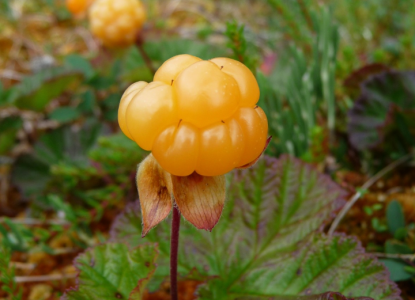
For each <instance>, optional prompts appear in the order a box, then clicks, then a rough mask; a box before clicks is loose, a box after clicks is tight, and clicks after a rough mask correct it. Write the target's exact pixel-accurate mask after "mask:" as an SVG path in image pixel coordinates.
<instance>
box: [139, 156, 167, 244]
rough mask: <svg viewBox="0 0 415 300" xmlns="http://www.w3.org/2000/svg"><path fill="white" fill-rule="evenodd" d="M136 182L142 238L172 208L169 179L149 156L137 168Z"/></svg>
mask: <svg viewBox="0 0 415 300" xmlns="http://www.w3.org/2000/svg"><path fill="white" fill-rule="evenodd" d="M136 181H137V187H138V195H139V197H140V205H141V215H142V218H143V232H142V234H141V236H142V237H144V236H145V235H146V234H147V233H148V232H149V230H150V229H151V228H153V227H154V226H156V225H157V224H158V223H160V222H161V221H163V220H164V219H165V218H166V217H167V216H168V215H169V213H170V211H171V209H172V207H173V204H172V197H171V193H170V191H171V177H170V174H169V173H167V172H166V171H164V170H163V169H162V168H161V167H160V165H159V164H158V162H157V161H156V159H155V158H154V157H153V155H152V154H150V155H148V156H147V157H146V158H145V159H144V161H143V162H142V163H141V164H140V165H139V166H138V171H137V177H136Z"/></svg>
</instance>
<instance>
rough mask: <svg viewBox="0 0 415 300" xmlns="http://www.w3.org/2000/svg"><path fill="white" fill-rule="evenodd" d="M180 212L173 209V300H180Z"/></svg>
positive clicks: (171, 240)
mask: <svg viewBox="0 0 415 300" xmlns="http://www.w3.org/2000/svg"><path fill="white" fill-rule="evenodd" d="M179 230H180V212H179V210H178V209H177V207H176V206H174V207H173V218H172V222H171V239H170V295H171V300H178V292H177V254H178V250H179Z"/></svg>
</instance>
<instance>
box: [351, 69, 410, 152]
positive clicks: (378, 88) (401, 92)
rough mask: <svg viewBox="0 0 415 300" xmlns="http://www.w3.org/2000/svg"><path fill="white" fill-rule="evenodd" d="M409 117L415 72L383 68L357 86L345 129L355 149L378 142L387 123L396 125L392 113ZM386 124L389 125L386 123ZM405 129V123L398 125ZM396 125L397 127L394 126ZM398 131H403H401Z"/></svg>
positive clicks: (366, 147) (373, 145) (386, 128)
mask: <svg viewBox="0 0 415 300" xmlns="http://www.w3.org/2000/svg"><path fill="white" fill-rule="evenodd" d="M397 114H400V115H401V119H400V120H401V122H400V123H402V121H403V122H404V123H405V118H407V119H409V120H411V119H413V115H414V114H415V72H413V71H411V72H395V71H393V72H392V71H391V72H384V73H381V74H378V75H375V76H372V77H370V78H369V79H368V80H366V81H365V82H364V83H363V84H362V87H361V95H360V97H359V98H358V99H357V100H356V102H355V103H354V105H353V107H352V108H351V110H350V111H349V112H348V129H347V131H348V133H349V139H350V142H351V143H352V145H353V146H354V147H355V148H357V149H359V150H364V149H369V148H374V147H376V146H378V145H379V144H380V143H381V142H382V141H383V139H384V138H385V136H386V134H387V133H388V132H390V131H392V129H391V128H388V127H390V126H392V127H393V126H396V125H398V124H397V123H396V121H395V116H396V115H397ZM389 125H390V126H389ZM401 127H402V128H403V129H405V127H406V126H405V125H403V126H402V125H401ZM398 129H399V128H398ZM400 134H405V135H406V134H407V132H402V130H400Z"/></svg>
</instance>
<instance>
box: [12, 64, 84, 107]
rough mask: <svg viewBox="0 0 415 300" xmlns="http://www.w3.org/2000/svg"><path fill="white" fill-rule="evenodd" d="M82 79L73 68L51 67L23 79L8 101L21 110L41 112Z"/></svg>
mask: <svg viewBox="0 0 415 300" xmlns="http://www.w3.org/2000/svg"><path fill="white" fill-rule="evenodd" d="M82 77H83V74H82V72H81V71H80V70H78V69H76V68H74V67H69V66H60V67H51V68H48V69H46V70H43V71H40V72H38V73H36V74H33V75H30V76H27V77H25V78H23V80H22V81H21V82H20V83H19V84H18V85H17V86H16V87H15V88H14V90H15V91H16V93H15V94H14V95H13V98H12V99H10V100H9V101H12V103H13V104H15V105H16V106H17V107H19V108H22V109H30V110H35V111H42V110H43V109H44V108H45V106H46V105H48V104H49V102H50V101H52V100H53V99H54V98H55V97H57V96H59V95H61V94H62V93H63V92H64V91H67V90H68V89H70V88H71V86H72V84H73V83H74V82H76V81H79V80H80V79H82Z"/></svg>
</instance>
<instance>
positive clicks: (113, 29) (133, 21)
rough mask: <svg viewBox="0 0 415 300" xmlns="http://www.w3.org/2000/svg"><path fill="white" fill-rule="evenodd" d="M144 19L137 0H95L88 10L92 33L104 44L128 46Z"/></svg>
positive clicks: (140, 4) (140, 5)
mask: <svg viewBox="0 0 415 300" xmlns="http://www.w3.org/2000/svg"><path fill="white" fill-rule="evenodd" d="M145 19H146V13H145V10H144V7H143V4H142V3H141V2H140V1H139V0H96V1H95V2H94V4H93V5H92V6H91V9H90V10H89V21H90V28H91V31H92V33H93V34H94V35H95V36H96V37H97V38H99V39H100V40H101V41H102V42H103V43H104V44H105V45H106V46H109V47H118V46H129V45H132V44H133V43H134V41H135V38H136V35H137V33H138V32H139V31H140V29H141V27H142V26H143V24H144V21H145Z"/></svg>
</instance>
